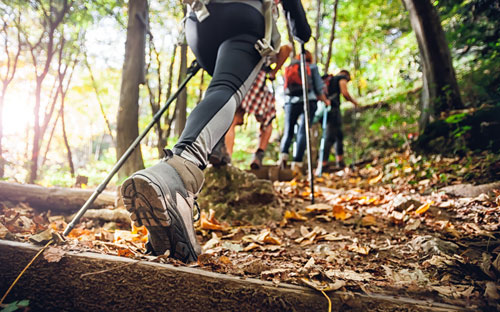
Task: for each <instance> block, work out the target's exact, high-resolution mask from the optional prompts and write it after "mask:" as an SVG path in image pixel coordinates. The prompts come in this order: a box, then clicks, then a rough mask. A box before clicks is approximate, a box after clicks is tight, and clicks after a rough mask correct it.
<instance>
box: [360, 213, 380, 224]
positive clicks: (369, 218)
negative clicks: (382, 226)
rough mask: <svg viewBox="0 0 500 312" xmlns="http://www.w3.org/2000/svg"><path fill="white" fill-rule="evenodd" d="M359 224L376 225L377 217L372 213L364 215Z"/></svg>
mask: <svg viewBox="0 0 500 312" xmlns="http://www.w3.org/2000/svg"><path fill="white" fill-rule="evenodd" d="M361 225H362V226H372V225H377V218H375V216H372V215H366V216H364V217H363V218H362V219H361Z"/></svg>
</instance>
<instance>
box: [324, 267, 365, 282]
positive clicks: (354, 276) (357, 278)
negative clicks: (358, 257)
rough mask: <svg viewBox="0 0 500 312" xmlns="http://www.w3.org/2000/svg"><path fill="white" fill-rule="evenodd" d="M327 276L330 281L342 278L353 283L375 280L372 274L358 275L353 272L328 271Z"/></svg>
mask: <svg viewBox="0 0 500 312" xmlns="http://www.w3.org/2000/svg"><path fill="white" fill-rule="evenodd" d="M325 275H326V276H328V277H329V278H330V279H332V280H333V279H334V278H341V279H344V280H351V281H358V282H363V281H368V280H370V279H372V278H373V276H372V275H371V274H370V273H366V272H364V273H357V272H355V271H353V270H343V271H340V270H328V271H326V272H325Z"/></svg>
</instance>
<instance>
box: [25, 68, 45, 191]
mask: <svg viewBox="0 0 500 312" xmlns="http://www.w3.org/2000/svg"><path fill="white" fill-rule="evenodd" d="M41 92H42V81H40V79H39V78H37V82H36V91H35V108H34V109H33V115H34V125H33V131H34V132H33V148H32V150H31V165H30V175H29V179H28V182H29V183H31V184H33V183H35V180H36V178H37V175H38V153H39V152H40V101H41Z"/></svg>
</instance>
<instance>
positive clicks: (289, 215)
mask: <svg viewBox="0 0 500 312" xmlns="http://www.w3.org/2000/svg"><path fill="white" fill-rule="evenodd" d="M283 218H284V219H286V220H294V221H306V220H307V217H305V216H303V215H301V214H300V213H297V212H295V211H289V210H287V211H285V215H284V216H283Z"/></svg>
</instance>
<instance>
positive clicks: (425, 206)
mask: <svg viewBox="0 0 500 312" xmlns="http://www.w3.org/2000/svg"><path fill="white" fill-rule="evenodd" d="M433 203H434V202H433V201H430V202H428V203H425V204H423V205H421V206H420V207H418V208H417V210H415V213H416V214H423V213H425V212H426V211H427V210H429V208H430V207H431V205H432V204H433Z"/></svg>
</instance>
